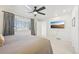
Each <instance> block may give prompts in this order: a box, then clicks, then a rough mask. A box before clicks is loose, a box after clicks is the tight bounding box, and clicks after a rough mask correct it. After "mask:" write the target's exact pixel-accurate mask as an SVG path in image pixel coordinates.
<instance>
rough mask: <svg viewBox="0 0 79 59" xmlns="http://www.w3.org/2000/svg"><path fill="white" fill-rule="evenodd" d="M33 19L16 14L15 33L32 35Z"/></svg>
mask: <svg viewBox="0 0 79 59" xmlns="http://www.w3.org/2000/svg"><path fill="white" fill-rule="evenodd" d="M30 27H31V21H30V19H27V18H23V17H20V16H15V21H14V29H15V35H31V28H30Z"/></svg>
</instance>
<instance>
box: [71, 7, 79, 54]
mask: <svg viewBox="0 0 79 59" xmlns="http://www.w3.org/2000/svg"><path fill="white" fill-rule="evenodd" d="M78 16H79V15H78V6H75V7H74V8H73V11H72V19H73V17H75V27H72V45H73V47H74V48H75V51H76V53H79V18H78Z"/></svg>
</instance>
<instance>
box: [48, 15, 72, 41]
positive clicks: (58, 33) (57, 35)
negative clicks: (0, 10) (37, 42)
mask: <svg viewBox="0 0 79 59" xmlns="http://www.w3.org/2000/svg"><path fill="white" fill-rule="evenodd" d="M53 19H61V20H64V22H65V24H64V28H63V29H57V28H54V29H50V25H49V24H48V21H49V20H48V21H47V24H48V26H47V36H48V37H51V38H53V39H61V40H68V41H71V40H72V38H71V37H72V33H71V24H72V23H71V14H67V15H64V16H59V17H55V18H53Z"/></svg>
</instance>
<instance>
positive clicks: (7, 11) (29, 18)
mask: <svg viewBox="0 0 79 59" xmlns="http://www.w3.org/2000/svg"><path fill="white" fill-rule="evenodd" d="M2 12H8V11H2ZM8 13H11V12H8ZM12 14H14V15H15V16H19V17H23V18H28V17H25V16H21V15H17V14H15V13H12ZM28 19H31V18H28Z"/></svg>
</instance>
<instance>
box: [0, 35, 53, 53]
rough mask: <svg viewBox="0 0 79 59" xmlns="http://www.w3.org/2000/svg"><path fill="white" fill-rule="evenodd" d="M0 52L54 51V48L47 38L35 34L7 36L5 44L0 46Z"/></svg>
mask: <svg viewBox="0 0 79 59" xmlns="http://www.w3.org/2000/svg"><path fill="white" fill-rule="evenodd" d="M45 50H46V51H45ZM0 53H7V54H8V53H10V54H13V53H14V54H15V53H32V54H34V53H52V49H51V45H50V42H49V41H48V40H47V39H41V38H39V37H35V36H29V37H28V36H5V44H4V46H3V47H0Z"/></svg>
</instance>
